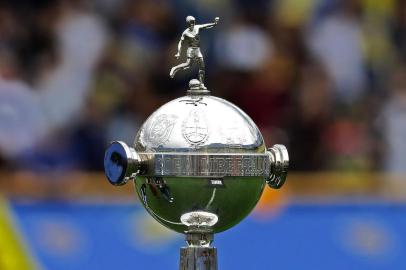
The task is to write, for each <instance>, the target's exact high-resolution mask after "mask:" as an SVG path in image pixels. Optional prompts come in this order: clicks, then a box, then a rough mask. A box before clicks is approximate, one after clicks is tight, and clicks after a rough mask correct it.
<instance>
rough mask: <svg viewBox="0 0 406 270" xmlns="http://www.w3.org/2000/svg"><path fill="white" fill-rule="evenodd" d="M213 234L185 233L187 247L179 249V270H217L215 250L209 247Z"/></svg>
mask: <svg viewBox="0 0 406 270" xmlns="http://www.w3.org/2000/svg"><path fill="white" fill-rule="evenodd" d="M212 241H213V234H205V233H187V234H186V242H187V243H188V246H187V247H182V248H181V249H180V265H179V270H217V249H216V248H215V247H212V246H210V245H211V242H212Z"/></svg>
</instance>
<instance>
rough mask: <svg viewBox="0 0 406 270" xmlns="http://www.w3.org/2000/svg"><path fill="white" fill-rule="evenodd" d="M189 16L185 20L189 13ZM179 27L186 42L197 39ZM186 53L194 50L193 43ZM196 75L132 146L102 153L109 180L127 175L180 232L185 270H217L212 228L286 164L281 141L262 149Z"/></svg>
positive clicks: (249, 126)
mask: <svg viewBox="0 0 406 270" xmlns="http://www.w3.org/2000/svg"><path fill="white" fill-rule="evenodd" d="M188 21H189V22H190V23H191V25H192V22H194V19H191V18H189V20H188ZM217 21H218V20H216V22H217ZM213 25H214V24H213ZM195 27H197V26H196V25H194V24H193V29H194V30H193V29H189V31H197V32H194V33H195V34H194V35H195V36H193V38H196V37H197V36H198V30H196V29H197V28H195ZM206 28H207V27H206ZM185 33H186V34H185ZM185 33H184V35H185V37H184V39H186V38H187V39H188V40H189V41H188V42H189V43H188V44H189V46H192V45H193V46H197V45H198V44H199V43H198V42H197V41H196V40H194V39H193V38H191V37H190V33H189V32H187V31H185ZM194 42H197V43H194ZM193 55H194V57H195V56H196V55H199V57H200V55H201V54H200V50H199V51H197V50H195V51H194V52H193ZM201 58H202V57H201ZM175 68H176V67H175ZM171 73H172V71H171ZM199 75H201V74H200V73H199ZM199 78H200V79H201V80H200V81H199V80H197V79H193V80H191V81H190V83H189V89H188V91H187V95H186V96H184V97H180V98H178V99H175V100H172V101H170V102H168V103H167V104H165V105H163V106H162V107H160V108H159V109H157V110H156V111H155V112H154V113H153V114H152V115H151V116H150V117H149V118H148V119H147V120H146V121H145V123H144V124H143V125H142V126H141V128H140V130H139V132H138V134H137V135H136V137H135V141H134V146H133V147H129V146H127V145H126V144H125V143H124V142H119V141H116V142H113V143H112V144H111V145H110V147H109V148H108V149H107V151H106V154H105V157H104V166H105V172H106V176H107V179H108V180H109V181H110V183H112V184H113V185H122V184H125V183H126V182H128V181H130V180H132V182H133V183H134V185H135V190H136V193H137V194H138V197H139V198H140V201H141V203H142V204H143V206H144V207H145V209H146V210H147V211H148V212H149V213H150V214H151V215H152V216H153V217H154V218H155V219H156V220H157V221H158V222H160V223H161V224H163V225H164V226H166V227H168V228H170V229H172V230H174V231H177V232H180V233H184V234H185V235H186V242H187V244H188V246H187V247H185V248H182V249H181V262H180V265H181V266H180V269H184V270H186V269H187V270H191V269H201V270H202V269H204V270H209V269H210V270H214V269H217V257H216V256H217V255H216V254H217V252H216V249H215V248H214V247H212V246H211V243H212V241H213V235H214V233H219V232H222V231H225V230H227V229H229V228H231V227H233V226H235V225H236V224H238V223H239V222H240V221H241V220H242V219H244V218H245V217H246V216H247V215H248V214H249V213H250V212H251V211H252V209H253V208H254V207H255V205H256V204H257V202H258V200H259V198H260V197H261V194H262V192H263V189H264V187H265V186H266V184H268V186H269V187H271V188H275V189H278V188H280V187H281V186H282V185H283V184H284V182H285V180H286V175H287V170H288V166H289V156H288V152H287V150H286V147H285V146H283V145H280V144H276V145H274V146H272V147H271V148H269V149H268V150H267V148H266V146H265V143H264V140H263V138H262V135H261V133H260V131H259V130H258V128H257V126H256V125H255V124H254V122H253V121H252V120H251V119H250V118H249V117H248V116H247V115H246V114H245V113H244V112H243V111H241V110H240V109H239V108H238V107H236V106H235V105H233V104H231V103H230V102H228V101H226V100H224V99H221V98H218V97H214V96H211V95H210V92H209V91H208V90H207V89H205V87H204V85H203V81H202V78H203V77H202V76H199Z"/></svg>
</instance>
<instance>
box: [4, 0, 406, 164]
mask: <svg viewBox="0 0 406 270" xmlns="http://www.w3.org/2000/svg"><path fill="white" fill-rule="evenodd" d="M187 15H194V16H195V17H196V19H197V23H207V22H212V21H213V20H214V17H216V16H219V17H220V18H221V19H220V23H219V25H218V26H217V27H216V28H215V29H210V30H206V31H204V32H202V42H203V44H202V51H203V54H204V55H205V60H206V69H207V76H206V78H207V82H206V85H207V86H208V87H209V89H210V90H211V91H212V94H213V95H216V96H219V97H222V98H225V99H227V100H229V101H231V102H233V103H235V104H236V105H237V106H239V107H241V108H242V109H243V110H244V111H245V112H247V114H248V115H250V116H251V118H252V119H253V120H254V122H255V123H256V124H257V125H258V126H259V128H260V130H261V131H262V132H263V135H264V138H265V140H266V142H267V145H271V144H273V143H283V144H286V145H287V147H288V149H289V152H290V154H291V160H292V163H291V164H292V166H291V168H292V170H297V171H322V170H323V171H325V170H334V171H337V170H338V171H349V170H350V171H354V170H355V171H376V170H383V171H387V172H402V171H406V65H405V63H406V2H405V1H402V0H385V1H381V0H273V1H269V0H252V1H244V0H196V1H186V0H171V1H164V0H137V1H130V0H115V1H113V0H98V1H91V0H89V1H85V0H38V1H29V0H10V1H1V4H0V168H2V169H8V170H19V169H27V170H34V171H49V170H51V171H52V170H58V171H59V170H91V171H94V170H96V171H97V170H102V164H103V162H102V160H103V153H104V150H105V148H106V146H107V145H108V143H109V142H110V141H112V140H123V141H125V142H127V143H131V142H132V140H133V138H134V137H135V134H136V132H137V130H138V128H139V126H140V125H141V124H142V123H143V121H144V120H145V119H146V117H148V116H149V115H150V114H151V113H152V112H153V111H154V110H156V109H157V108H158V107H159V106H160V105H163V104H164V103H166V102H168V101H169V100H171V99H173V98H176V97H179V96H181V95H184V94H185V91H186V90H187V84H188V81H189V80H190V79H192V78H194V77H196V76H197V72H196V71H186V72H180V73H179V74H177V77H176V78H175V79H173V80H172V79H170V78H169V70H170V67H171V66H173V65H175V64H177V63H179V60H176V59H175V58H174V54H175V53H176V46H177V42H178V41H179V38H180V34H181V33H182V31H183V30H184V29H185V28H186V27H187V26H186V23H185V17H186V16H187ZM182 57H185V53H184V52H183V56H182Z"/></svg>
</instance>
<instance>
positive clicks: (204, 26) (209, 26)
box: [199, 17, 220, 29]
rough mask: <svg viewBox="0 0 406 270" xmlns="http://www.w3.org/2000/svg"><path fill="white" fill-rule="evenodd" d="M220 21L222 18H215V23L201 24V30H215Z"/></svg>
mask: <svg viewBox="0 0 406 270" xmlns="http://www.w3.org/2000/svg"><path fill="white" fill-rule="evenodd" d="M219 20H220V18H219V17H216V18H214V23H206V24H200V25H199V28H201V29H209V28H213V27H214V26H216V25H217V24H218V23H219Z"/></svg>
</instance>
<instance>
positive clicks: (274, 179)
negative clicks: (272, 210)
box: [266, 144, 289, 189]
mask: <svg viewBox="0 0 406 270" xmlns="http://www.w3.org/2000/svg"><path fill="white" fill-rule="evenodd" d="M266 153H267V154H268V156H269V160H270V164H271V169H270V175H269V178H268V179H267V180H266V182H267V184H268V186H270V187H271V188H274V189H279V188H281V187H282V186H283V184H284V183H285V181H286V177H287V175H288V168H289V154H288V150H287V149H286V147H285V146H284V145H282V144H275V145H274V146H272V147H271V148H269V149H268V151H267V152H266Z"/></svg>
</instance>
